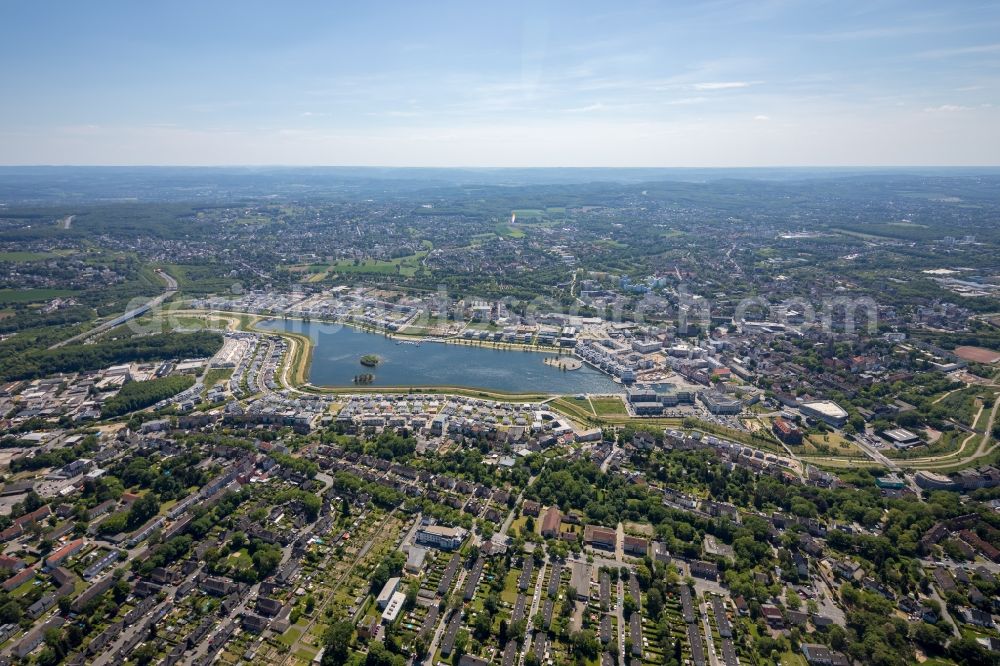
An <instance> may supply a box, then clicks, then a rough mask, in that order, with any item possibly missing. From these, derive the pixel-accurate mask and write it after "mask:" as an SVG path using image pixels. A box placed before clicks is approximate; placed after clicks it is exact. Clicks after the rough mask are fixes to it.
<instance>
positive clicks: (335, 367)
mask: <svg viewBox="0 0 1000 666" xmlns="http://www.w3.org/2000/svg"><path fill="white" fill-rule="evenodd" d="M257 326H258V328H261V329H265V330H269V331H283V332H289V333H301V334H303V335H308V336H309V337H310V338H311V339H312V341H313V344H314V347H313V354H312V363H311V364H310V366H309V381H310V382H311V383H312V384H313V385H315V386H353V385H354V381H353V380H354V376H355V375H359V374H362V373H366V372H371V373H373V374H374V375H375V381H374V382H372V384H370V386H461V387H466V388H483V389H494V390H497V391H508V392H512V393H528V392H539V393H564V394H565V393H622V392H623V388H622V386H621V385H620V384H616V383H615V382H613V381H611V378H610V377H608V376H607V375H605V374H604V373H602V372H599V371H597V370H595V369H593V368H591V367H589V366H586V365H585V366H583V367H582V368H580V369H579V370H569V371H566V372H563V371H562V370H559V369H557V368H553V367H550V366H548V365H545V363H543V360H544V359H545V358H546V357H547V356H552V354H545V353H542V352H530V351H520V350H518V351H503V350H498V349H491V348H487V347H469V346H465V345H451V344H443V343H440V342H422V343H420V344H419V345H413V344H398V342H397V341H396V340H393V339H391V338H386V337H384V336H383V335H381V334H378V333H368V332H366V331H360V330H358V329H355V328H351V327H350V326H340V325H337V324H324V323H318V322H308V323H307V322H302V321H297V320H288V321H283V320H277V319H272V320H268V321H263V322H260V323H258V324H257ZM365 354H376V355H378V356H379V358H380V359H381V363H380V364H379V366H378V367H376V368H374V369H370V368H366V367H365V366H363V365H361V363H360V359H361V357H362V356H364V355H365Z"/></svg>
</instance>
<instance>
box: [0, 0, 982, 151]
mask: <svg viewBox="0 0 1000 666" xmlns="http://www.w3.org/2000/svg"><path fill="white" fill-rule="evenodd" d="M0 24H2V25H4V26H5V28H6V29H5V30H4V36H3V39H2V40H0V90H2V91H3V94H2V97H0V100H2V103H0V163H3V164H192V165H194V164H198V165H205V164H331V165H334V164H336V165H409V166H420V165H433V166H451V165H456V166H536V165H537V166H756V165H760V166H764V165H915V164H919V165H954V164H963V165H976V164H990V165H996V164H998V163H1000V94H998V93H1000V3H998V2H995V1H992V2H990V1H984V2H973V1H969V2H962V1H955V2H919V1H916V0H907V1H898V2H897V1H883V0H866V1H863V2H853V1H849V0H837V1H835V2H833V1H831V2H793V1H791V0H762V1H760V2H736V1H732V0H708V1H706V2H691V3H687V2H659V3H655V2H648V3H645V2H637V3H630V2H624V3H610V2H601V3H596V2H566V3H544V2H524V3H517V2H510V3H473V2H461V3H458V2H456V3H449V2H398V3H396V2H367V3H361V2H356V3H347V2H288V3H277V2H253V1H249V2H248V1H241V2H222V1H218V2H216V1H211V2H205V1H202V2H184V1H177V2H169V3H166V2H163V3H153V2H134V1H131V2H94V3H91V2H79V1H74V2H56V1H54V2H33V3H28V2H7V3H3V4H2V5H0Z"/></svg>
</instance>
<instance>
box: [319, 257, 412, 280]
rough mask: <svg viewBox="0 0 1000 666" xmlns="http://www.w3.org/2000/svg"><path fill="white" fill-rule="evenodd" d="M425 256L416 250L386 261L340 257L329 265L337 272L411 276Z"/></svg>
mask: <svg viewBox="0 0 1000 666" xmlns="http://www.w3.org/2000/svg"><path fill="white" fill-rule="evenodd" d="M426 256H427V253H426V252H417V253H416V254H411V255H409V256H407V257H399V258H397V259H390V260H388V261H381V260H376V259H369V260H365V261H359V262H358V263H357V264H355V263H354V261H353V260H351V259H341V260H340V261H337V262H334V263H333V264H331V265H330V270H331V271H334V272H337V273H374V274H377V275H397V274H398V275H403V276H405V277H411V276H413V275H414V274H416V272H417V270H418V269H419V268H420V262H421V261H423V259H424V257H426Z"/></svg>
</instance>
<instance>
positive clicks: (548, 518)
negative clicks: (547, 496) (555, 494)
mask: <svg viewBox="0 0 1000 666" xmlns="http://www.w3.org/2000/svg"><path fill="white" fill-rule="evenodd" d="M561 524H562V511H560V510H559V507H557V506H550V507H549V508H548V509H546V511H545V515H544V516H543V517H542V536H543V537H545V538H546V539H553V538H555V537H557V536H559V526H560V525H561Z"/></svg>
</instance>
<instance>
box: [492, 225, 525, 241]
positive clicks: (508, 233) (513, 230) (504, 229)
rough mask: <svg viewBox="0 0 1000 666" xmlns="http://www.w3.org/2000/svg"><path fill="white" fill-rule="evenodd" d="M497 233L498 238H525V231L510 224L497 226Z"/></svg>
mask: <svg viewBox="0 0 1000 666" xmlns="http://www.w3.org/2000/svg"><path fill="white" fill-rule="evenodd" d="M496 232H497V236H505V237H507V238H524V231H522V230H521V229H518V228H517V227H513V226H511V225H509V224H498V225H497V226H496Z"/></svg>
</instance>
